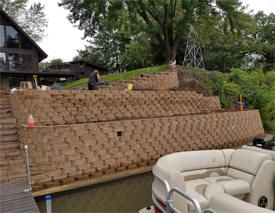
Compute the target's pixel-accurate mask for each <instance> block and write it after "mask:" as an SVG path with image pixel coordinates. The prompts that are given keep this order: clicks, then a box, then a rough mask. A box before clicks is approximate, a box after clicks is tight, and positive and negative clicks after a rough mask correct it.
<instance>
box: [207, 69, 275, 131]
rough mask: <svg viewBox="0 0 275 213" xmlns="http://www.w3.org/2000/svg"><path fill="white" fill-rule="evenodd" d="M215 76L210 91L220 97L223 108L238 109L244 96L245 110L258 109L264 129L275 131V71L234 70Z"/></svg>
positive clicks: (215, 74) (217, 73)
mask: <svg viewBox="0 0 275 213" xmlns="http://www.w3.org/2000/svg"><path fill="white" fill-rule="evenodd" d="M213 75H214V76H213V77H212V79H211V84H210V85H211V86H210V88H209V89H210V90H211V92H212V93H213V95H217V96H219V97H220V100H221V105H222V107H224V108H229V109H236V107H237V102H238V97H239V95H240V94H242V96H243V102H244V103H245V108H246V109H258V110H259V111H260V114H261V118H262V120H263V124H264V127H265V128H267V129H275V71H270V72H267V73H265V74H264V73H263V71H262V70H255V71H253V72H248V71H245V70H241V69H232V70H231V72H230V73H227V74H222V73H219V72H216V73H214V74H213Z"/></svg>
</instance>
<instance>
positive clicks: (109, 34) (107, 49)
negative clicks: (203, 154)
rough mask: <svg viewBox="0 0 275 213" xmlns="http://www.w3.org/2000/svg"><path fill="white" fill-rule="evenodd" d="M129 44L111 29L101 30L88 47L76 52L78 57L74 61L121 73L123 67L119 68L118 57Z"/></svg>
mask: <svg viewBox="0 0 275 213" xmlns="http://www.w3.org/2000/svg"><path fill="white" fill-rule="evenodd" d="M128 42H129V39H128V38H125V37H124V36H123V34H121V33H120V32H119V31H115V30H113V29H107V28H105V29H102V30H101V32H100V33H98V34H96V35H95V36H94V37H93V39H92V40H89V43H90V45H88V46H86V47H85V50H80V51H78V53H79V56H78V57H76V59H82V60H85V61H90V62H93V63H97V64H100V65H103V66H105V67H107V69H108V70H109V71H110V72H115V71H118V72H122V71H123V69H124V67H123V66H121V63H120V56H121V55H122V54H123V52H124V51H125V48H126V44H127V43H128Z"/></svg>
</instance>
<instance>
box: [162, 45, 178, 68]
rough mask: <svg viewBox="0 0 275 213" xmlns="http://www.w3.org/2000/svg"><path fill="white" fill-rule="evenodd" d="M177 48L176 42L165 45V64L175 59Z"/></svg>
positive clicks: (171, 62)
mask: <svg viewBox="0 0 275 213" xmlns="http://www.w3.org/2000/svg"><path fill="white" fill-rule="evenodd" d="M171 46H172V47H171ZM177 49H178V44H174V45H167V46H166V53H165V63H166V64H173V63H174V61H175V60H176V56H177Z"/></svg>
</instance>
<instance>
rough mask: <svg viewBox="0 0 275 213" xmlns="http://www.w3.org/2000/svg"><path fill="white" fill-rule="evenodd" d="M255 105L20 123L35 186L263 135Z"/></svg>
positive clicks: (248, 139) (115, 170)
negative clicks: (45, 123)
mask: <svg viewBox="0 0 275 213" xmlns="http://www.w3.org/2000/svg"><path fill="white" fill-rule="evenodd" d="M263 133H264V129H263V126H262V123H261V119H260V116H259V113H258V111H257V110H252V111H244V112H225V113H213V112H212V113H208V114H197V115H185V116H172V117H159V118H148V119H131V120H120V121H111V122H97V123H86V124H77V125H76V124H73V125H59V126H41V127H39V126H38V127H26V126H25V127H21V128H20V131H19V137H20V141H21V142H22V146H24V145H25V144H27V145H28V146H29V155H30V164H31V173H32V181H33V188H34V190H35V191H37V190H42V189H44V188H50V187H53V186H59V185H64V184H68V183H72V182H74V181H79V180H87V179H91V178H95V177H98V176H102V175H108V174H112V173H116V172H120V171H125V170H130V169H133V168H139V167H144V166H149V165H153V164H154V163H155V161H156V160H157V159H158V158H159V157H161V156H163V155H166V154H169V153H172V152H179V151H188V150H200V149H219V148H231V147H237V146H240V145H242V144H246V143H248V142H250V141H251V140H252V139H253V138H254V137H256V136H259V135H262V134H263Z"/></svg>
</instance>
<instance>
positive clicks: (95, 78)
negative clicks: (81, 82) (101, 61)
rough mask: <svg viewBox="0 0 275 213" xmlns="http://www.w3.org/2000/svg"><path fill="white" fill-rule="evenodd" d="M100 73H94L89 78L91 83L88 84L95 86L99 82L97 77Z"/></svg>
mask: <svg viewBox="0 0 275 213" xmlns="http://www.w3.org/2000/svg"><path fill="white" fill-rule="evenodd" d="M97 75H98V73H97V72H93V73H91V74H90V76H89V81H88V84H93V85H95V84H96V83H97V82H98V77H97Z"/></svg>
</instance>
